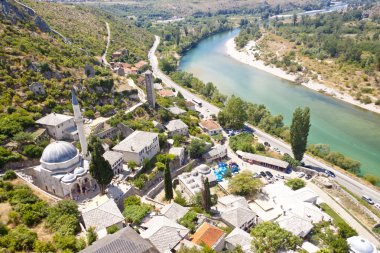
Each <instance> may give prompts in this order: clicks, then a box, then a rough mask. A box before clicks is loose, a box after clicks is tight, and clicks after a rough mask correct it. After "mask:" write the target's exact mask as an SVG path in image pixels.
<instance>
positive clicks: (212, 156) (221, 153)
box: [202, 144, 227, 163]
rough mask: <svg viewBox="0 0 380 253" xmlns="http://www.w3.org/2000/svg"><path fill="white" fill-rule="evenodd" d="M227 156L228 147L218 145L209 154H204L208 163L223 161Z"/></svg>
mask: <svg viewBox="0 0 380 253" xmlns="http://www.w3.org/2000/svg"><path fill="white" fill-rule="evenodd" d="M226 156H227V148H226V146H223V145H220V144H217V145H215V146H214V147H212V148H211V150H209V151H208V152H206V153H204V154H203V156H202V157H203V159H205V161H206V163H210V162H213V161H215V160H219V159H222V158H224V157H226Z"/></svg>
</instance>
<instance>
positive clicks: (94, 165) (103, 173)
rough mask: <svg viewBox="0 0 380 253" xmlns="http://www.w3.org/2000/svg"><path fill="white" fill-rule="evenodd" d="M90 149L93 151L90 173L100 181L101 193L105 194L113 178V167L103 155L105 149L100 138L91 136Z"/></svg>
mask: <svg viewBox="0 0 380 253" xmlns="http://www.w3.org/2000/svg"><path fill="white" fill-rule="evenodd" d="M89 150H90V152H91V162H90V174H91V176H92V177H93V178H94V179H95V180H96V182H97V183H98V185H99V188H100V193H101V194H104V193H105V190H106V188H107V185H108V184H109V183H111V180H112V178H113V171H112V167H111V165H110V163H109V162H108V161H107V160H106V159H104V157H103V154H104V149H103V147H102V143H101V142H100V140H99V138H94V137H93V138H91V140H90V145H89Z"/></svg>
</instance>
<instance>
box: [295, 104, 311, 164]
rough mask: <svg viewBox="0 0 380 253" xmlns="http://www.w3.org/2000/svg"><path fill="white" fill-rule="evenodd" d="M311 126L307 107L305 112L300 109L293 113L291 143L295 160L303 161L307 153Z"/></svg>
mask: <svg viewBox="0 0 380 253" xmlns="http://www.w3.org/2000/svg"><path fill="white" fill-rule="evenodd" d="M310 126H311V125H310V109H309V107H306V108H305V109H304V110H302V109H301V108H300V107H298V108H297V109H296V110H295V111H294V113H293V120H292V125H291V126H290V143H291V145H292V151H293V154H294V158H295V159H296V160H297V161H302V158H303V155H304V154H305V152H306V147H307V137H308V136H309V130H310Z"/></svg>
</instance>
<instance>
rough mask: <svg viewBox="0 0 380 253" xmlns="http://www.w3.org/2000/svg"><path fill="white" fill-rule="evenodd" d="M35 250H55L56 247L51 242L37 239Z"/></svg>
mask: <svg viewBox="0 0 380 253" xmlns="http://www.w3.org/2000/svg"><path fill="white" fill-rule="evenodd" d="M34 251H35V252H37V253H47V252H55V251H56V249H55V248H54V245H53V244H52V243H51V242H43V241H40V240H38V241H36V242H35V243H34Z"/></svg>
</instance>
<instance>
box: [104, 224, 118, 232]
mask: <svg viewBox="0 0 380 253" xmlns="http://www.w3.org/2000/svg"><path fill="white" fill-rule="evenodd" d="M117 231H119V227H118V226H116V225H112V226H110V227H108V228H107V233H108V234H114V233H116V232H117Z"/></svg>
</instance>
